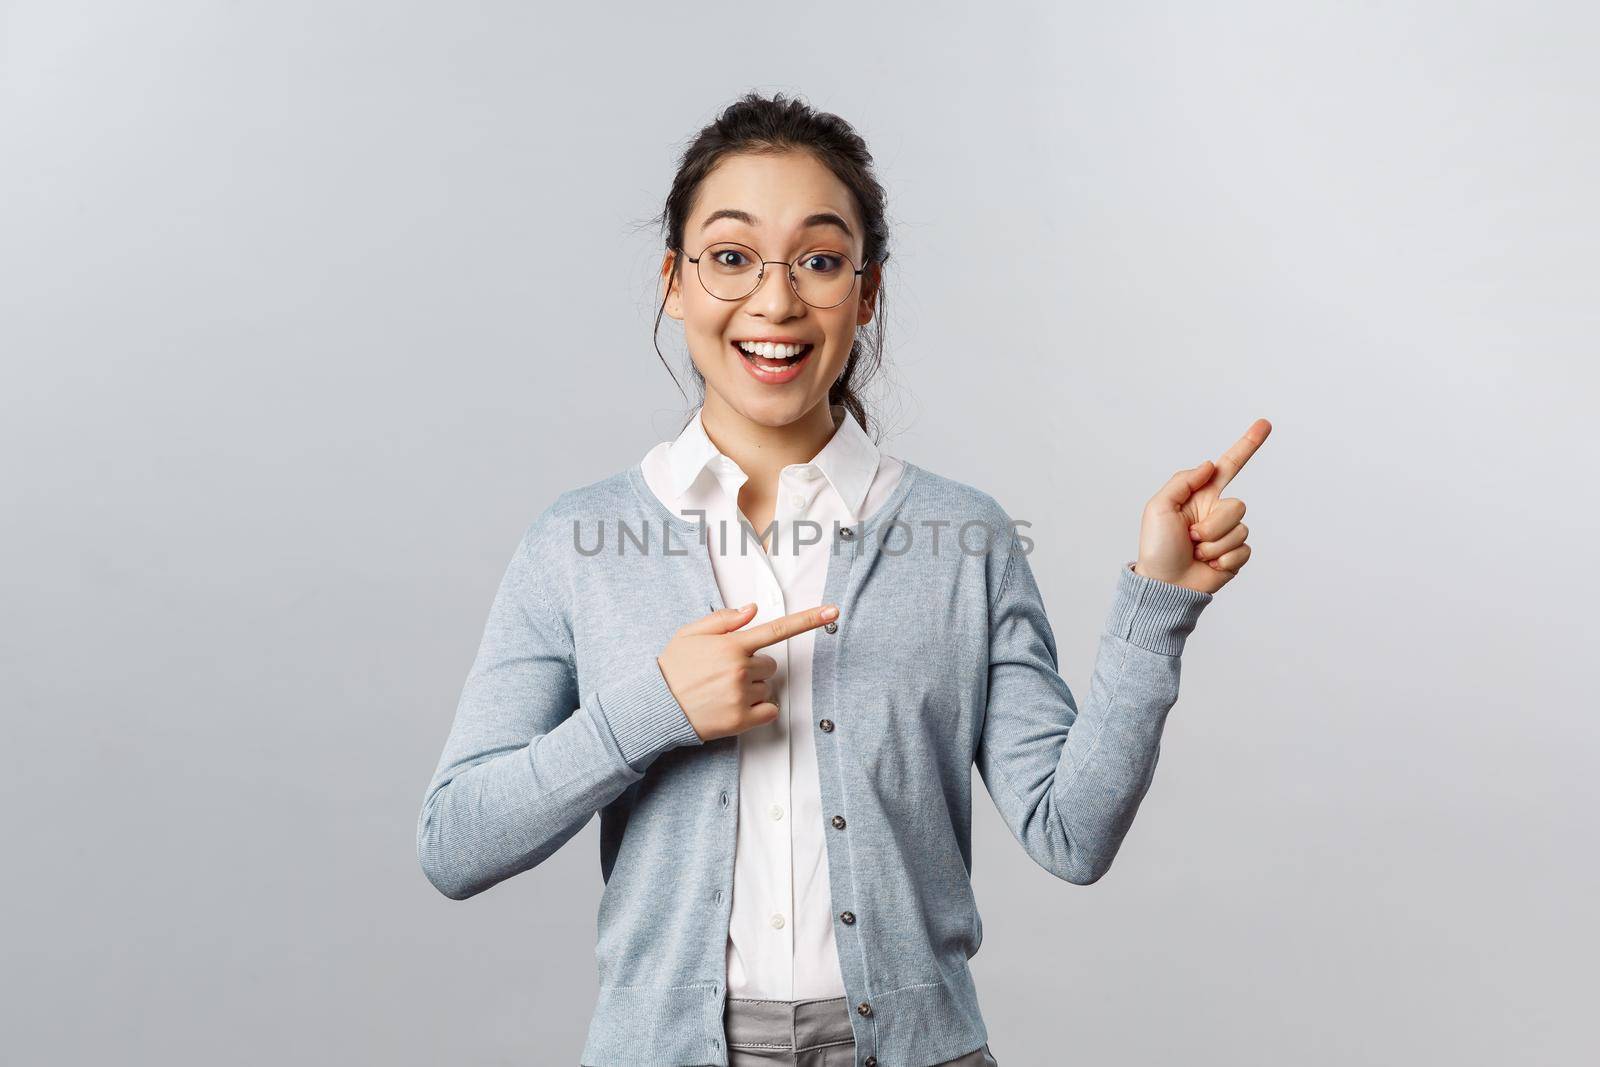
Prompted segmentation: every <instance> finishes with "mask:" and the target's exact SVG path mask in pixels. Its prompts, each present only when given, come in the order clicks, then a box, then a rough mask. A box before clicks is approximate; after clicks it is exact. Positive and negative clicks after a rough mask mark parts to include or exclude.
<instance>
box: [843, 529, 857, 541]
mask: <svg viewBox="0 0 1600 1067" xmlns="http://www.w3.org/2000/svg"><path fill="white" fill-rule="evenodd" d="M855 535H856V532H855V531H854V530H852V529H850V527H848V526H841V527H839V536H840V537H842V538H844V539H845V540H846V541H848V540H850V538H852V537H854V536H855Z"/></svg>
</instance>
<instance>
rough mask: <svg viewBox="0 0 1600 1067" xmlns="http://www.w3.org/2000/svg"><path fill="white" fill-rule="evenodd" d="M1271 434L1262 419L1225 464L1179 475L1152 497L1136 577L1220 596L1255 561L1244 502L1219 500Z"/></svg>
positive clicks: (1141, 536)
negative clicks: (1245, 518)
mask: <svg viewBox="0 0 1600 1067" xmlns="http://www.w3.org/2000/svg"><path fill="white" fill-rule="evenodd" d="M1271 432H1272V423H1270V422H1268V421H1267V420H1266V419H1257V420H1256V421H1255V422H1253V423H1251V424H1250V428H1249V429H1248V430H1246V431H1245V432H1244V436H1243V437H1241V438H1239V440H1238V441H1236V442H1234V445H1233V447H1232V448H1230V449H1228V450H1227V451H1226V452H1224V453H1223V454H1222V459H1221V460H1219V461H1218V462H1216V463H1213V462H1211V461H1210V460H1209V459H1208V460H1206V461H1205V462H1204V463H1202V464H1200V466H1198V467H1192V468H1190V469H1188V470H1181V471H1178V472H1177V473H1176V474H1174V475H1173V476H1172V478H1171V479H1170V480H1168V482H1167V484H1166V485H1164V486H1162V487H1161V491H1160V492H1159V493H1157V494H1156V495H1155V496H1153V497H1151V498H1150V502H1149V503H1148V504H1146V505H1145V507H1144V521H1143V523H1142V524H1141V525H1140V528H1139V562H1138V563H1137V564H1136V565H1135V566H1134V568H1133V570H1134V573H1135V574H1142V575H1144V576H1145V577H1147V578H1158V579H1160V580H1161V581H1164V582H1172V583H1173V584H1175V585H1181V586H1184V587H1186V588H1188V589H1193V590H1196V591H1197V592H1201V593H1215V592H1216V591H1217V590H1218V589H1221V588H1222V587H1223V586H1225V585H1227V584H1228V583H1229V582H1231V581H1233V579H1234V578H1235V577H1236V576H1237V575H1238V574H1239V569H1240V568H1241V567H1243V566H1244V565H1245V561H1246V560H1248V559H1249V558H1250V546H1249V545H1247V544H1245V543H1244V539H1245V537H1246V536H1247V535H1248V534H1249V532H1250V529H1249V527H1247V526H1245V524H1244V523H1242V522H1240V521H1239V520H1240V519H1242V518H1244V501H1243V500H1240V499H1239V498H1237V497H1228V498H1227V499H1218V498H1219V497H1221V496H1222V490H1223V487H1224V486H1226V485H1227V484H1228V483H1229V482H1230V481H1232V480H1233V476H1234V475H1235V474H1238V473H1239V469H1240V468H1241V467H1243V466H1244V465H1245V462H1246V461H1247V460H1249V458H1250V457H1251V456H1253V455H1254V454H1255V451H1256V449H1258V448H1260V447H1261V443H1262V442H1263V441H1265V440H1266V439H1267V434H1269V433H1271Z"/></svg>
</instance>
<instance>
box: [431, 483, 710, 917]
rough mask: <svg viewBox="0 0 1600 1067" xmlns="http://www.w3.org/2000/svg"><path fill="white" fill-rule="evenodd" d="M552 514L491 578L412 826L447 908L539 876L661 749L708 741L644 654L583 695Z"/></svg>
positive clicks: (536, 525)
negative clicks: (529, 874)
mask: <svg viewBox="0 0 1600 1067" xmlns="http://www.w3.org/2000/svg"><path fill="white" fill-rule="evenodd" d="M551 507H552V509H553V508H554V505H552V506H551ZM551 515H552V510H551V509H547V510H546V511H545V513H544V514H543V515H541V516H540V518H539V519H538V520H535V523H534V525H533V526H531V527H530V528H529V531H528V532H527V533H526V534H525V535H524V536H523V539H522V541H521V543H519V544H518V546H517V550H516V553H515V555H514V556H513V557H512V560H511V563H510V564H509V565H508V566H507V568H506V571H505V574H504V576H503V577H502V579H501V582H500V587H499V589H498V591H497V592H496V593H495V597H494V601H493V604H492V605H491V606H490V609H489V618H488V622H487V623H486V625H485V627H484V632H483V638H482V640H481V642H480V644H479V647H478V652H477V656H476V658H475V659H474V661H473V664H472V668H471V670H470V672H469V673H468V675H467V679H466V683H465V685H464V686H463V688H462V691H461V696H460V700H459V702H458V704H457V706H456V711H455V719H454V721H453V723H452V724H451V727H450V733H449V736H448V738H447V739H446V741H445V745H444V751H443V753H442V754H441V756H440V758H439V762H438V765H437V767H436V769H435V770H434V773H433V777H432V779H431V780H430V781H429V783H428V788H427V792H426V793H425V795H424V798H423V802H422V811H421V814H420V815H419V817H418V820H417V858H418V860H419V861H420V862H421V864H422V870H423V873H424V874H426V875H427V877H428V880H429V881H430V882H432V883H433V885H434V887H435V888H437V889H438V890H439V892H441V893H443V894H444V895H445V896H447V897H450V898H451V899H453V900H464V899H466V898H467V897H471V896H474V895H476V894H477V893H480V892H482V891H483V890H485V889H488V888H489V887H490V886H493V885H495V884H497V883H499V882H501V881H504V880H505V879H507V878H510V877H511V876H512V875H515V874H520V873H521V872H523V871H526V870H529V869H530V868H533V867H536V866H538V865H539V864H540V863H542V862H544V861H545V860H546V859H548V858H549V857H550V856H551V855H552V854H554V853H555V851H556V850H557V849H559V848H560V847H561V846H562V845H563V844H565V843H566V842H567V841H568V840H570V839H571V838H572V837H573V836H574V835H575V834H577V832H578V831H579V830H581V829H583V827H584V826H585V825H586V824H587V823H588V822H589V820H590V819H591V818H593V817H594V814H595V813H596V812H597V811H599V810H600V809H601V808H603V807H604V806H605V805H607V804H609V803H610V802H611V801H612V800H614V799H615V798H616V797H618V796H619V795H621V793H622V792H623V791H624V790H626V789H627V788H628V787H629V786H630V785H632V784H633V783H634V782H637V781H638V780H639V779H641V778H643V777H644V774H645V769H646V768H647V767H648V765H649V763H650V762H651V761H652V760H653V759H654V758H655V757H656V756H658V755H659V754H660V753H661V752H663V751H666V750H667V749H669V748H672V747H674V746H678V745H695V744H703V743H704V742H703V741H702V740H701V738H700V735H699V734H698V733H697V732H696V731H695V729H694V726H693V724H691V723H690V722H689V719H688V716H686V715H685V714H684V712H683V708H682V707H681V706H680V705H679V704H678V702H677V700H676V699H675V698H674V697H673V695H672V691H671V690H670V689H669V688H668V687H667V683H666V679H665V678H663V677H662V674H661V668H660V666H659V664H658V663H657V662H656V660H655V657H653V656H652V657H649V658H648V660H646V661H645V662H641V663H639V664H638V665H637V666H636V667H633V668H632V669H630V670H628V671H624V672H620V673H619V674H618V675H617V676H615V677H613V678H610V679H608V680H607V682H606V683H605V684H602V685H600V686H598V687H596V688H595V689H593V690H592V691H591V692H589V693H587V694H583V695H582V697H581V698H580V694H579V691H578V687H577V681H576V669H575V668H576V664H575V660H574V654H573V642H572V634H571V629H570V627H569V626H568V624H567V622H566V619H565V617H564V613H563V611H562V609H561V607H560V605H559V601H558V599H557V598H556V597H555V596H553V595H552V593H551V590H552V589H553V588H556V587H558V586H559V584H560V583H554V582H552V581H550V576H549V574H548V573H547V572H548V571H549V570H550V569H551V565H552V564H553V563H555V562H556V560H555V557H554V553H552V552H551V551H550V550H549V549H548V548H546V547H542V546H546V545H548V544H549V543H550V542H551V538H550V537H548V536H542V535H541V534H540V531H541V530H542V529H546V528H547V525H549V524H548V522H547V521H548V520H549V519H550V517H551Z"/></svg>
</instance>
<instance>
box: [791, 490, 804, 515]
mask: <svg viewBox="0 0 1600 1067" xmlns="http://www.w3.org/2000/svg"><path fill="white" fill-rule="evenodd" d="M789 503H791V504H793V505H794V509H795V510H796V511H800V510H803V509H804V508H805V506H806V498H805V497H803V496H801V495H799V494H798V493H796V494H795V495H794V496H792V497H790V498H789Z"/></svg>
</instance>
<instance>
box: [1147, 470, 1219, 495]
mask: <svg viewBox="0 0 1600 1067" xmlns="http://www.w3.org/2000/svg"><path fill="white" fill-rule="evenodd" d="M1216 472H1217V465H1216V464H1215V463H1213V462H1211V461H1210V460H1209V459H1208V460H1206V461H1205V462H1203V463H1201V464H1200V466H1198V467H1190V468H1189V469H1188V470H1183V471H1179V472H1178V473H1177V474H1174V475H1173V476H1172V477H1171V478H1169V479H1167V484H1166V485H1163V486H1162V487H1161V491H1160V492H1159V493H1157V494H1156V497H1157V498H1158V499H1160V500H1165V501H1166V502H1167V503H1169V504H1184V503H1187V502H1188V500H1189V498H1190V497H1191V496H1193V495H1194V492H1195V490H1197V489H1199V488H1201V487H1202V486H1204V485H1205V484H1206V483H1207V482H1209V481H1210V480H1211V476H1212V475H1214V474H1215V473H1216Z"/></svg>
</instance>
